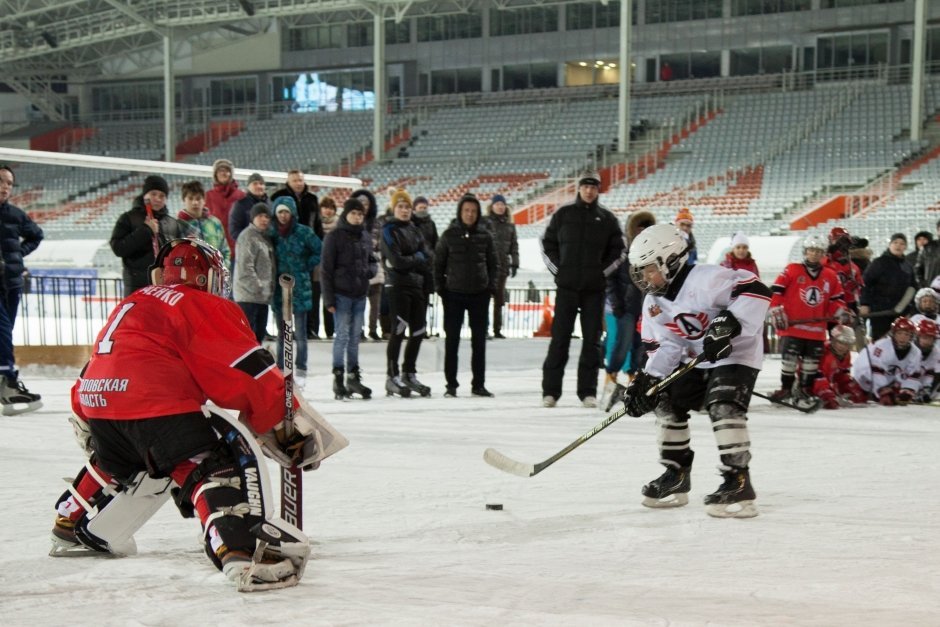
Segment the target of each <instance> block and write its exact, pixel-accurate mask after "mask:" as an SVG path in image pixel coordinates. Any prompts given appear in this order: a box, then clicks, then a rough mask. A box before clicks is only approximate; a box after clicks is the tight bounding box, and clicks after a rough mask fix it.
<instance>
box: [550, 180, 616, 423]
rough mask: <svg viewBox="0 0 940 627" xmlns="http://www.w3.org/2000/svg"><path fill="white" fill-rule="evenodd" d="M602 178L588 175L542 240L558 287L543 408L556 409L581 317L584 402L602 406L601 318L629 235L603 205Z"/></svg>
mask: <svg viewBox="0 0 940 627" xmlns="http://www.w3.org/2000/svg"><path fill="white" fill-rule="evenodd" d="M600 184H601V180H600V176H599V175H598V174H597V173H596V172H585V173H584V174H583V175H582V176H581V178H580V179H579V180H578V195H577V197H576V198H575V201H574V202H573V203H570V204H567V205H563V206H562V207H560V208H559V209H558V210H557V211H556V212H555V213H554V215H552V218H551V221H550V222H549V224H548V228H547V229H545V234H544V235H543V236H542V241H541V244H542V256H543V257H544V259H545V264H546V266H548V269H549V271H550V272H551V273H552V274H554V275H555V285H556V286H557V287H558V291H557V295H556V297H555V319H554V320H553V322H552V339H551V342H550V343H549V346H548V355H546V357H545V362H544V363H543V364H542V405H543V406H545V407H554V406H555V404H556V403H557V402H558V399H559V398H560V397H561V384H562V379H563V378H564V374H565V365H566V364H567V363H568V349H569V346H570V344H571V333H572V331H574V321H575V318H576V317H577V316H578V312H579V311H580V313H581V337H582V338H583V339H582V344H581V356H580V358H579V359H578V398H580V399H581V403H582V404H583V405H584V406H585V407H597V372H598V370H599V369H600V364H601V347H600V335H601V320H602V318H603V315H604V290H605V287H606V279H607V277H608V276H609V275H610V274H611V273H612V272H614V270H616V269H617V268H618V267H619V265H620V264H621V263H622V261H623V260H622V258H621V255H622V253H623V251H624V242H623V235H622V234H621V232H620V224H619V223H618V222H617V218H616V217H615V216H614V214H612V213H611V212H610V211H608V210H607V209H606V208H604V207H603V206H601V204H600V203H599V202H598V196H599V195H600Z"/></svg>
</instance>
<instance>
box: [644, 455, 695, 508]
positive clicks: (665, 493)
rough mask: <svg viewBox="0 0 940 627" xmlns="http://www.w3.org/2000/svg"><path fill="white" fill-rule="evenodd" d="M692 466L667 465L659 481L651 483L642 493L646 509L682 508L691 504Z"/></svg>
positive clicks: (655, 480)
mask: <svg viewBox="0 0 940 627" xmlns="http://www.w3.org/2000/svg"><path fill="white" fill-rule="evenodd" d="M691 472H692V467H691V466H681V467H676V466H671V465H666V472H664V473H663V474H662V475H660V477H659V478H658V479H654V480H653V481H650V482H649V483H647V484H646V485H645V486H643V489H642V490H641V492H642V493H643V496H644V497H645V498H644V499H643V505H644V506H646V507H653V508H663V507H682V506H683V505H685V504H687V503H688V502H689V490H691V489H692V478H691V476H690V473H691Z"/></svg>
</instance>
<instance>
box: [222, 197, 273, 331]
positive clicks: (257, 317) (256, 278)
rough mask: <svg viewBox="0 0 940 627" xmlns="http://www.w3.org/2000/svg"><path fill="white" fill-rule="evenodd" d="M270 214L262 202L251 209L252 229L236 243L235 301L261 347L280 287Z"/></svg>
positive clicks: (246, 231) (246, 230)
mask: <svg viewBox="0 0 940 627" xmlns="http://www.w3.org/2000/svg"><path fill="white" fill-rule="evenodd" d="M270 226H271V210H270V209H269V208H268V206H267V205H266V204H264V203H263V202H259V203H258V204H256V205H255V206H254V207H252V208H251V225H250V226H249V227H248V228H247V229H245V230H244V231H242V232H241V234H240V235H239V236H238V241H237V242H235V249H236V254H235V281H234V286H233V290H232V297H233V298H234V300H235V302H236V303H238V306H239V307H241V308H242V311H244V312H245V317H246V318H248V324H249V325H250V326H251V330H252V331H253V332H254V334H255V339H256V340H258V343H259V344H260V343H261V341H262V340H264V337H265V335H267V328H268V307H269V306H270V305H271V301H272V300H273V298H274V291H275V290H276V289H278V287H277V277H276V268H277V261H276V260H275V258H274V244H273V242H272V240H271V238H270V237H269V236H268V229H269V228H270Z"/></svg>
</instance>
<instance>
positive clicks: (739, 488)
mask: <svg viewBox="0 0 940 627" xmlns="http://www.w3.org/2000/svg"><path fill="white" fill-rule="evenodd" d="M719 469H720V470H721V476H722V477H724V483H722V484H721V486H719V487H718V489H717V490H715V491H714V492H712V493H711V494H709V495H708V496H706V497H705V511H706V513H707V514H708V515H709V516H714V517H716V518H753V517H754V516H757V506H755V505H754V499H756V498H757V494H755V492H754V486H752V485H751V475H750V473H749V472H748V470H747V468H732V467H730V466H719Z"/></svg>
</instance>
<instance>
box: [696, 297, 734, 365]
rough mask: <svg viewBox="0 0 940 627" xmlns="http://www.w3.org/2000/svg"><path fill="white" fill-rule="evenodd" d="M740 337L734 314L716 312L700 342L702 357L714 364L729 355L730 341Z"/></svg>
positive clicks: (726, 311)
mask: <svg viewBox="0 0 940 627" xmlns="http://www.w3.org/2000/svg"><path fill="white" fill-rule="evenodd" d="M739 335H741V323H740V322H738V319H737V318H735V317H734V314H733V313H731V312H730V311H728V310H727V309H724V310H722V311H719V312H718V315H716V316H715V317H714V318H712V323H711V324H710V325H708V330H707V331H705V338H704V339H703V340H702V355H704V356H705V359H707V360H708V361H710V362H712V363H715V362H716V361H718V360H719V359H724V358H725V357H727V356H728V355H730V354H731V340H733V339H734V338H736V337H738V336H739Z"/></svg>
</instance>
